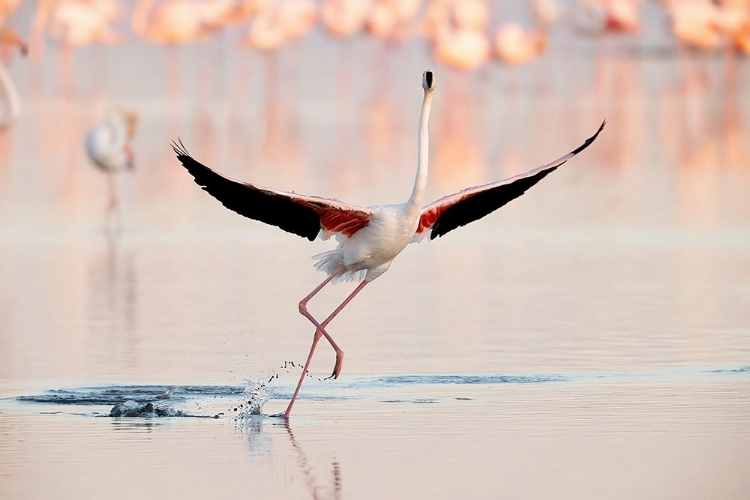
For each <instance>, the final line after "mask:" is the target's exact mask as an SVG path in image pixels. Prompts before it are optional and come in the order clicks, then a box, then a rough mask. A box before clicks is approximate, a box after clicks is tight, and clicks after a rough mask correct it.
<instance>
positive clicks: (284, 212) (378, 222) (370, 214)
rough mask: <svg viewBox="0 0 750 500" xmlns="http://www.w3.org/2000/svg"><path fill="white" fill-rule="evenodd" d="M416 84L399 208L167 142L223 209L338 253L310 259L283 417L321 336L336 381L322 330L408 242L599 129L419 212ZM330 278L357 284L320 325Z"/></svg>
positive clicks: (503, 200)
mask: <svg viewBox="0 0 750 500" xmlns="http://www.w3.org/2000/svg"><path fill="white" fill-rule="evenodd" d="M422 87H423V88H424V91H425V94H424V101H423V103H422V113H421V116H420V124H419V148H418V162H417V174H416V179H415V182H414V187H413V189H412V193H411V196H410V197H409V199H408V200H407V201H406V202H404V203H400V204H392V205H379V206H372V207H366V208H365V207H358V206H355V205H349V204H347V203H343V202H341V201H339V200H335V199H328V198H321V197H317V196H306V195H301V194H297V193H293V192H285V191H279V190H275V189H269V188H263V187H257V186H254V185H252V184H249V183H244V182H239V181H235V180H232V179H229V178H227V177H224V176H222V175H220V174H218V173H217V172H214V171H213V170H211V169H210V168H208V167H207V166H205V165H203V164H201V163H200V162H198V161H196V160H195V159H194V158H193V157H192V156H190V154H189V153H188V152H187V150H186V149H185V147H184V146H183V145H182V143H181V142H180V143H173V144H172V147H173V149H174V151H175V153H176V154H177V158H178V159H179V161H180V162H181V163H182V165H183V166H184V167H185V168H186V169H187V170H188V172H189V173H190V174H191V175H192V176H193V177H194V179H195V182H196V183H197V184H198V185H199V186H201V187H202V188H203V189H204V190H205V191H207V192H208V193H209V194H211V195H212V196H214V197H215V198H216V199H218V200H219V201H220V202H221V203H222V204H223V205H224V206H226V207H227V208H229V209H231V210H234V211H235V212H237V213H239V214H241V215H244V216H246V217H249V218H251V219H255V220H258V221H261V222H265V223H266V224H271V225H274V226H277V227H279V228H281V229H283V230H284V231H287V232H290V233H293V234H296V235H298V236H302V237H304V238H307V239H309V240H314V239H315V238H316V237H320V238H323V239H327V238H329V237H330V236H332V235H335V236H336V240H337V241H338V245H337V247H336V248H334V249H332V250H329V251H327V252H323V253H321V254H318V255H315V256H314V258H315V259H316V260H317V262H316V264H315V267H316V268H317V269H318V270H320V271H323V272H325V273H326V274H327V275H328V277H327V278H326V280H325V281H323V283H322V284H321V285H319V286H318V287H317V288H315V289H314V290H313V291H312V292H311V293H310V294H309V295H308V296H307V297H305V298H304V299H302V301H301V302H300V304H299V310H300V313H302V314H303V315H304V316H305V317H307V318H308V319H309V320H310V321H311V322H312V323H313V324H314V325H315V327H316V333H315V337H314V340H313V344H312V347H311V348H310V353H309V355H308V359H307V363H306V365H305V367H304V369H303V372H302V375H301V377H300V381H299V383H298V385H297V388H296V390H295V392H294V395H293V396H292V400H291V401H290V403H289V406H288V408H287V410H286V412H285V413H284V416H285V417H287V418H288V417H289V414H290V412H291V408H292V405H293V404H294V401H295V400H296V397H297V394H298V392H299V389H300V387H301V385H302V381H303V380H304V377H305V373H306V372H307V369H308V367H309V364H310V361H311V359H312V355H313V352H314V350H315V347H316V345H317V342H318V340H319V339H320V338H321V336H325V337H326V339H327V340H328V341H329V342H330V343H331V346H332V347H333V348H334V350H335V351H336V365H335V367H334V371H333V374H332V377H334V378H336V377H338V374H339V373H340V370H341V363H342V360H343V351H342V350H341V349H340V348H339V347H338V345H336V343H335V342H334V341H333V339H332V338H331V337H330V335H329V334H328V333H327V332H326V330H325V327H326V325H327V324H328V323H329V322H330V321H331V320H332V319H333V318H334V317H335V316H336V315H337V314H338V313H339V312H340V311H341V310H342V309H343V308H344V307H345V306H346V305H347V304H348V303H349V301H350V300H351V299H352V298H353V297H354V296H355V295H356V294H357V293H359V291H360V290H362V288H363V287H364V286H365V285H366V284H367V283H369V282H371V281H373V280H374V279H376V278H378V277H379V276H381V275H382V274H383V273H385V272H386V271H387V270H388V269H389V268H390V266H391V263H392V262H393V260H394V259H395V258H396V256H397V255H398V254H399V253H401V252H402V251H403V250H404V249H405V248H406V246H407V245H408V244H409V243H412V242H418V241H420V240H421V239H423V238H425V237H426V236H428V235H429V237H430V239H435V238H437V237H440V236H444V235H445V234H446V233H448V232H450V231H452V230H454V229H456V228H458V227H461V226H464V225H466V224H468V223H470V222H473V221H475V220H478V219H481V218H482V217H484V216H486V215H488V214H490V213H492V212H494V211H495V210H497V209H498V208H500V207H502V206H504V205H505V204H507V203H508V202H510V201H511V200H513V199H515V198H518V197H519V196H521V195H522V194H524V193H525V192H526V191H527V190H528V189H529V188H531V187H532V186H534V185H535V184H536V183H538V182H539V181H540V180H542V179H543V178H544V177H546V176H547V175H549V174H550V173H551V172H552V171H554V170H555V169H557V168H558V167H559V166H560V165H562V164H563V163H565V162H566V161H568V160H569V159H570V158H572V157H573V156H575V155H577V154H578V153H580V152H581V151H583V150H584V149H585V148H587V147H588V146H589V145H590V144H591V143H592V142H594V140H595V139H596V137H597V136H598V135H599V133H600V132H601V131H602V128H603V127H604V123H602V125H601V126H600V127H599V130H597V132H596V133H595V134H594V135H593V136H592V137H590V138H589V139H587V140H586V141H585V142H584V143H583V144H582V145H581V146H579V147H578V148H576V149H574V150H573V151H571V152H570V153H568V154H567V155H565V156H562V157H560V158H558V159H556V160H554V161H552V162H550V163H548V164H546V165H542V166H540V167H538V168H536V169H534V170H530V171H529V172H526V173H524V174H520V175H517V176H515V177H511V178H509V179H506V180H502V181H498V182H494V183H490V184H485V185H483V186H477V187H473V188H469V189H465V190H463V191H461V192H459V193H456V194H454V195H451V196H446V197H444V198H441V199H440V200H437V201H436V202H434V203H431V204H429V205H427V206H424V207H423V206H422V201H423V197H424V192H425V189H426V187H427V167H428V162H427V156H428V151H429V144H428V131H427V123H428V121H429V114H430V107H431V103H432V93H433V90H434V88H435V86H434V81H433V74H432V72H431V71H425V72H424V74H423V76H422ZM333 280H356V281H361V283H360V284H359V285H358V286H357V288H356V289H355V290H354V292H352V294H351V295H349V297H347V299H346V300H344V302H342V304H341V305H340V306H339V307H338V308H337V309H336V310H334V312H333V313H332V314H331V315H330V316H329V317H328V318H327V319H326V320H324V321H323V322H318V320H317V319H315V318H314V317H313V316H312V315H311V314H310V313H309V312H308V311H307V302H308V301H309V300H310V299H311V298H312V297H313V296H314V295H315V294H317V293H318V292H319V291H320V290H321V289H322V288H323V287H324V286H325V285H326V284H328V283H329V282H331V281H333Z"/></svg>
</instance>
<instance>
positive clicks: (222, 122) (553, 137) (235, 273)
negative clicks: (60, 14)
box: [0, 35, 750, 499]
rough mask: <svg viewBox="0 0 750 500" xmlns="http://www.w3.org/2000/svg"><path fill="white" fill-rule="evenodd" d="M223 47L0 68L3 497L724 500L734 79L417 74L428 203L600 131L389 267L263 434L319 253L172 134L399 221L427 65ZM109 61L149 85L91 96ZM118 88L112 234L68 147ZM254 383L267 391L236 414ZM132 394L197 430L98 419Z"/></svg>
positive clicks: (634, 73) (557, 55)
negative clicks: (137, 64)
mask: <svg viewBox="0 0 750 500" xmlns="http://www.w3.org/2000/svg"><path fill="white" fill-rule="evenodd" d="M226 46H231V39H222V40H220V41H215V42H210V43H206V44H202V45H198V46H196V47H193V48H182V49H178V50H175V51H167V50H163V51H162V50H159V51H156V52H153V49H149V48H148V47H147V46H146V45H145V44H142V43H141V44H139V43H137V42H135V41H133V42H132V43H131V45H129V46H128V47H129V48H128V49H126V48H123V47H120V48H103V49H82V50H81V51H79V52H77V53H76V54H75V55H74V58H73V63H74V65H75V68H76V71H74V72H72V73H63V74H72V75H74V77H75V78H74V80H73V81H68V82H66V81H64V80H59V79H57V78H55V77H54V74H53V73H52V69H50V68H51V67H53V66H50V64H52V63H51V62H50V61H52V59H51V57H53V56H54V54H55V52H54V50H55V49H54V48H50V50H51V52H50V53H49V54H48V55H47V56H46V57H48V58H50V59H46V60H45V61H46V63H45V64H46V65H42V66H34V65H30V67H17V66H14V67H13V68H12V69H13V73H14V76H15V77H16V78H17V79H18V80H19V81H20V82H21V83H22V84H23V85H22V91H23V94H24V98H25V100H24V107H25V109H24V113H25V114H24V117H23V119H22V121H21V122H19V123H18V124H17V126H16V127H14V128H13V129H11V130H8V131H4V132H2V133H1V134H0V159H1V161H2V163H0V436H2V438H0V498H14V499H15V498H28V499H38V498H39V499H41V498H49V497H50V496H52V495H54V496H55V497H56V498H59V499H65V498H81V497H84V498H89V497H91V498H94V497H103V496H107V497H108V498H132V497H133V495H139V496H145V497H147V498H151V497H153V498H156V497H161V498H196V497H200V496H202V497H208V498H214V497H217V496H219V497H221V498H225V497H226V498H229V497H240V496H242V497H244V496H253V497H259V498H295V499H297V498H308V497H311V498H357V499H359V498H393V497H396V498H403V497H416V498H428V497H430V498H455V497H462V498H497V497H509V498H623V499H626V498H627V499H630V498H643V497H647V498H722V499H730V498H737V499H742V498H747V497H748V496H750V478H748V476H747V473H746V464H747V463H748V461H749V460H750V432H749V431H748V429H750V368H749V367H750V327H749V325H750V313H749V312H748V311H750V280H748V277H750V197H748V196H747V193H748V192H750V132H749V130H750V129H749V128H748V127H749V125H748V120H750V97H749V96H750V94H748V93H747V90H745V89H747V88H750V87H748V85H746V83H747V81H748V77H750V65H749V64H748V62H747V61H739V62H738V66H737V83H736V85H735V86H734V87H732V86H731V85H728V84H727V81H726V75H727V72H726V69H727V68H726V65H725V62H724V61H723V60H722V59H720V58H713V57H709V58H701V59H698V60H696V61H695V63H696V65H695V66H694V67H692V69H690V68H688V69H689V71H687V72H685V71H686V70H685V68H681V66H680V64H679V62H678V60H677V59H676V58H671V57H665V58H661V57H659V58H648V57H646V58H643V59H638V58H636V57H633V56H631V55H628V54H630V52H628V51H625V52H623V51H622V50H620V49H618V47H616V46H615V47H611V46H610V47H609V49H610V50H612V51H613V52H612V53H613V54H615V55H616V56H609V57H602V56H601V53H599V52H597V51H595V50H594V49H593V47H592V46H591V45H587V44H577V45H576V44H573V46H572V47H568V49H569V50H571V51H572V52H571V53H565V52H563V51H562V49H555V48H554V47H560V45H559V44H558V45H553V49H552V54H551V55H550V57H549V58H546V59H544V60H542V61H540V62H538V63H534V64H532V65H530V66H528V67H526V68H523V69H519V70H517V71H514V72H511V71H508V70H505V69H503V68H497V67H496V68H493V69H492V70H489V71H486V72H480V73H477V74H476V75H472V76H465V75H464V76H462V75H458V74H453V73H451V72H449V71H447V70H444V69H441V68H435V69H436V78H437V79H438V90H437V91H436V97H435V108H434V113H433V117H432V122H431V125H432V132H431V134H432V135H431V136H432V140H433V143H432V149H431V152H432V164H431V168H432V170H431V178H430V187H429V192H428V198H432V199H434V198H437V197H440V196H443V195H445V194H448V193H451V192H454V191H456V190H459V189H462V188H464V187H466V186H468V185H473V184H477V183H483V182H488V181H491V180H495V179H497V178H502V177H506V176H510V175H513V174H515V173H518V172H522V171H525V170H527V169H529V168H532V167H534V166H536V165H538V164H541V163H544V162H546V161H549V160H550V159H552V158H555V157H557V156H559V155H560V154H562V153H564V152H566V151H569V150H571V149H572V148H574V147H576V146H577V145H578V144H580V142H581V141H582V140H583V139H584V138H585V137H588V136H589V135H590V134H591V133H592V132H593V131H595V130H596V127H597V126H598V124H599V123H600V121H601V119H602V118H604V117H606V118H607V120H608V125H607V128H606V129H605V131H604V132H603V133H602V135H601V137H600V138H599V139H598V140H597V142H596V143H595V144H594V145H593V146H592V147H591V148H590V149H589V150H587V151H586V152H585V153H584V154H582V155H580V156H579V157H577V158H576V159H575V160H574V161H571V162H569V163H568V164H566V165H565V166H564V167H563V168H561V169H560V170H559V171H557V172H555V173H554V174H553V175H551V176H549V177H548V178H546V179H545V180H544V181H543V182H542V183H540V184H539V186H536V187H534V188H533V189H532V190H531V191H530V192H529V193H528V194H526V195H525V196H524V197H522V198H521V199H519V200H517V201H514V202H513V203H511V204H509V205H508V206H507V207H504V208H503V209H502V210H501V211H499V212H497V213H496V214H493V215H492V216H489V217H487V218H486V219H483V220H482V221H480V222H477V223H474V224H472V225H470V226H468V227H466V228H462V229H460V230H457V231H455V232H452V233H450V234H448V235H446V236H445V237H444V238H441V239H439V240H437V241H433V242H423V243H421V244H420V245H413V246H411V247H410V248H408V249H407V250H406V251H405V252H404V254H403V255H401V256H399V258H398V259H397V260H396V261H395V263H394V265H393V267H392V268H391V270H390V271H389V272H388V273H387V274H386V275H384V276H383V277H382V278H380V279H378V280H377V281H376V282H374V283H373V284H372V285H370V286H368V287H367V288H366V289H365V290H364V291H363V292H362V294H361V295H360V296H359V297H358V298H357V299H356V300H355V301H354V302H353V303H352V304H351V305H350V306H349V307H348V308H347V309H346V310H345V311H344V312H343V313H342V315H341V316H340V317H339V318H337V319H336V321H335V322H334V323H332V325H331V327H330V330H329V331H330V332H331V334H332V335H333V336H334V338H335V339H336V340H337V342H338V343H339V344H340V345H341V346H342V348H343V349H344V350H345V352H346V357H345V360H344V367H343V373H342V376H341V377H340V378H339V379H338V380H335V381H333V380H323V379H324V378H325V377H326V376H327V375H328V374H329V373H330V370H331V368H332V366H333V360H334V358H333V353H332V351H331V350H330V349H328V348H327V347H326V346H325V345H323V344H321V346H320V347H319V349H318V353H317V355H316V357H315V359H314V362H313V366H312V369H311V376H310V377H308V378H307V380H306V382H305V385H304V386H303V389H302V393H301V396H300V400H299V402H298V403H297V405H296V406H295V410H294V413H293V418H292V420H291V421H290V423H289V424H286V423H285V422H284V421H283V420H280V419H278V418H273V417H270V416H269V415H272V414H275V413H278V412H282V411H283V410H284V408H285V405H286V402H287V401H288V398H289V397H290V395H291V393H292V390H293V388H294V384H295V383H296V379H297V377H298V376H299V374H300V370H301V369H300V367H299V366H300V362H302V361H304V358H305V355H306V353H307V349H308V348H309V342H310V341H311V337H312V333H313V331H312V330H311V328H310V325H309V323H308V322H307V321H306V320H305V319H304V318H302V317H301V316H300V315H299V314H298V313H297V302H298V301H299V299H300V298H302V296H304V295H305V294H306V293H308V291H309V290H311V289H312V288H313V287H314V286H315V285H316V284H317V283H318V282H319V281H320V280H322V278H323V276H322V275H320V274H319V273H316V272H315V271H314V270H313V269H312V261H311V260H310V256H311V255H313V254H315V253H318V252H321V251H324V250H326V249H328V248H329V247H330V243H323V242H315V243H309V242H306V241H305V240H302V239H300V238H297V237H295V236H292V235H288V234H285V233H281V232H279V231H278V230H276V229H275V228H267V227H264V226H263V225H261V224H258V223H255V222H252V221H248V220H245V219H243V218H242V217H239V216H237V215H236V214H233V213H231V212H229V211H228V210H226V209H224V208H223V207H221V206H220V205H219V204H218V203H217V202H215V200H212V199H211V198H210V197H209V196H208V195H206V194H205V193H203V192H202V191H200V190H199V189H198V188H197V187H196V186H195V185H194V184H193V183H192V181H191V180H190V179H189V176H187V174H186V173H185V172H184V171H183V170H182V169H181V168H180V167H179V165H178V164H177V162H176V160H175V159H174V158H173V155H172V154H171V151H170V149H169V147H168V143H169V141H170V140H172V139H174V138H176V137H181V138H182V140H183V141H184V142H185V144H186V145H187V147H188V149H189V150H190V151H191V153H193V154H194V155H195V156H196V158H197V159H199V160H201V161H204V162H206V163H207V164H209V165H212V166H216V167H217V168H218V169H220V170H222V171H224V172H227V173H228V174H229V175H231V176H233V177H237V178H243V179H248V180H253V181H254V182H257V183H258V184H261V185H271V186H274V187H278V188H282V189H289V190H291V189H294V190H296V191H299V192H305V193H310V194H319V195H324V196H335V197H338V198H341V199H343V200H346V201H349V202H352V203H357V204H361V205H369V204H373V203H383V202H392V201H400V200H401V198H405V197H406V196H408V193H409V190H410V185H411V182H412V180H413V165H414V158H415V155H416V148H415V144H414V140H415V137H416V132H415V128H416V124H417V120H418V111H419V99H420V92H421V90H420V89H419V86H418V83H419V74H420V73H421V70H422V68H423V67H425V66H427V65H428V64H433V63H432V62H431V61H430V60H429V59H428V58H427V57H426V54H425V53H424V51H423V49H422V47H421V46H420V45H419V44H417V43H409V44H406V45H405V46H403V47H400V48H399V49H398V50H397V51H395V52H393V53H390V54H388V53H387V52H385V51H384V49H383V48H382V47H380V46H379V45H378V44H377V43H371V42H367V41H364V40H357V41H355V42H354V43H353V44H352V45H351V47H350V48H349V49H348V51H349V52H346V51H345V50H344V49H341V47H340V46H339V45H335V44H333V43H332V42H330V41H327V40H325V39H324V38H322V37H321V36H320V35H313V36H311V38H310V39H309V40H308V41H306V43H305V44H303V45H301V46H300V47H298V48H296V49H290V50H289V51H287V52H284V53H282V55H281V56H280V57H279V58H278V60H276V62H275V63H273V61H272V60H270V59H267V58H263V57H260V56H257V55H253V54H247V53H244V54H242V53H238V52H237V51H234V52H225V51H223V50H222V49H223V48H225V47H226ZM562 46H565V44H563V45H562ZM626 48H627V47H626ZM631 48H632V47H631ZM147 50H151V52H149V54H151V55H152V57H150V58H148V59H138V57H139V55H142V54H143V53H146V52H145V51H147ZM221 54H224V57H223V58H219V57H218V55H221ZM346 54H349V56H348V57H350V59H346V58H344V59H340V58H339V56H340V55H346ZM384 54H386V55H385V56H384ZM597 54H599V55H597ZM604 54H607V53H606V52H604ZM114 57H119V58H122V60H124V61H141V60H143V61H144V62H143V64H144V65H147V66H148V68H146V69H148V71H144V73H146V74H147V75H148V76H143V77H139V78H135V77H133V76H132V75H130V74H128V73H127V72H124V70H123V69H122V68H123V67H127V64H124V63H123V64H118V65H115V64H112V65H110V66H108V70H107V71H106V72H104V73H103V74H101V75H99V76H92V75H91V74H89V72H88V70H87V68H89V67H93V65H95V63H96V61H100V60H104V61H111V60H112V59H113V58H114ZM384 61H385V62H384ZM209 62H210V64H212V65H214V66H209ZM274 64H275V66H274ZM378 64H381V65H382V66H378V67H379V68H381V70H380V71H379V73H378V74H379V75H380V76H379V77H378V78H377V79H373V78H372V77H371V73H369V74H368V73H367V72H366V71H364V69H369V68H371V67H374V66H375V65H378ZM216 65H223V66H221V67H222V68H223V71H216V72H209V73H206V72H205V70H206V68H207V67H213V68H214V69H215V68H216ZM570 67H573V68H575V71H561V69H563V68H570ZM415 68H416V69H415ZM195 74H199V75H201V77H200V78H198V79H195V78H192V77H193V76H194V75H195ZM550 74H555V75H559V77H558V78H554V79H550V78H549V77H548V75H550ZM295 75H298V76H295ZM118 96H119V100H121V101H124V102H126V103H127V104H128V105H130V106H131V107H134V108H135V109H137V110H138V111H139V113H140V116H141V121H140V128H139V135H138V138H137V141H136V155H137V160H138V167H137V170H136V171H135V172H134V173H133V175H122V176H120V177H119V178H118V179H117V183H118V190H119V194H120V197H121V210H120V213H119V214H118V215H116V216H114V217H110V218H108V217H107V216H106V214H105V206H106V200H107V191H106V183H105V179H103V178H102V176H101V175H100V172H98V171H96V170H94V169H93V168H92V167H91V166H90V165H89V164H88V163H87V160H86V158H85V155H84V151H83V148H82V142H81V141H82V136H83V134H84V133H85V130H86V127H88V126H89V125H90V123H92V122H93V121H95V120H96V118H97V117H98V113H100V112H101V110H102V109H104V107H105V105H106V103H107V102H112V101H115V100H117V99H118ZM58 124H64V125H65V126H59V125H58ZM351 288H352V285H351V284H340V285H336V286H334V287H330V288H328V289H326V290H324V292H322V293H321V296H320V297H316V298H315V299H314V300H313V301H312V302H311V303H310V308H311V311H312V312H313V314H316V315H319V316H323V315H325V314H326V313H328V312H329V311H330V310H332V309H333V308H334V307H335V306H336V305H337V304H338V302H339V301H340V300H342V299H343V298H344V296H345V295H346V294H347V293H348V292H349V291H350V290H351ZM258 385H263V390H265V391H267V393H268V395H269V397H270V400H269V401H268V402H267V403H266V404H265V406H264V407H263V415H251V414H249V413H252V412H248V411H247V409H246V404H247V402H248V397H249V396H248V394H247V393H246V390H247V388H248V387H257V386H258ZM170 390H172V392H171V394H169V392H168V391H170ZM166 395H169V397H168V398H167V397H166ZM127 400H133V401H136V402H139V403H146V402H156V401H161V402H163V403H164V404H168V405H170V407H172V408H174V409H176V410H179V411H180V412H182V413H183V414H184V415H185V416H190V417H218V418H180V417H171V418H157V417H151V418H110V417H109V416H108V415H109V412H110V410H111V408H112V407H113V406H114V405H116V404H118V403H123V402H125V401H127Z"/></svg>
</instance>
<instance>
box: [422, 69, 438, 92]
mask: <svg viewBox="0 0 750 500" xmlns="http://www.w3.org/2000/svg"><path fill="white" fill-rule="evenodd" d="M422 88H423V89H424V91H425V92H432V91H433V90H435V77H434V75H433V74H432V70H429V69H428V70H427V71H425V72H424V73H422Z"/></svg>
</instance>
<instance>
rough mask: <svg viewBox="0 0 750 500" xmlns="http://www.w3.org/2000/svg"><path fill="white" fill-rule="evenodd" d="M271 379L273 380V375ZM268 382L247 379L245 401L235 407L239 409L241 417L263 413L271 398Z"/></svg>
mask: <svg viewBox="0 0 750 500" xmlns="http://www.w3.org/2000/svg"><path fill="white" fill-rule="evenodd" d="M271 380H273V377H272V378H271ZM269 382H270V380H269ZM266 384H267V382H265V383H264V382H258V381H253V380H246V381H245V393H244V394H243V399H244V401H245V402H243V403H241V404H240V405H239V407H238V408H235V410H239V413H238V414H237V416H238V417H239V418H244V417H247V416H250V415H261V414H262V412H263V407H264V406H265V404H266V403H268V402H269V401H270V400H271V394H269V392H268V391H267V390H266Z"/></svg>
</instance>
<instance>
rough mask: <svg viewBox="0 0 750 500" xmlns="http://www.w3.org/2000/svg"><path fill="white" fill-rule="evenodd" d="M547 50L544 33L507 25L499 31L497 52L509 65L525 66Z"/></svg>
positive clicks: (515, 25)
mask: <svg viewBox="0 0 750 500" xmlns="http://www.w3.org/2000/svg"><path fill="white" fill-rule="evenodd" d="M546 48H547V36H546V35H545V34H544V33H543V32H542V31H526V30H524V29H523V28H522V27H521V26H519V25H518V24H513V23H510V24H506V25H505V26H502V27H501V28H499V29H498V30H497V33H496V35H495V51H496V53H497V57H499V58H500V59H501V60H502V61H504V62H506V63H508V64H523V63H526V62H529V61H531V60H532V59H535V58H537V57H538V56H540V55H541V54H542V52H544V50H545V49H546Z"/></svg>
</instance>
